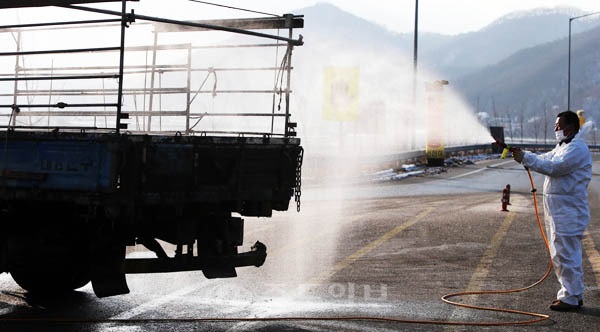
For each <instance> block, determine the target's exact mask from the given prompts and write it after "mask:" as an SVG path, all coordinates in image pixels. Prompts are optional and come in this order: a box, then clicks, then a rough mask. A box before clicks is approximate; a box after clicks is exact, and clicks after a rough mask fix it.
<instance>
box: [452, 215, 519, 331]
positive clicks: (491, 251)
mask: <svg viewBox="0 0 600 332" xmlns="http://www.w3.org/2000/svg"><path fill="white" fill-rule="evenodd" d="M516 215H517V214H516V213H515V212H509V213H508V214H507V215H506V217H504V221H503V222H502V225H500V228H498V230H497V231H496V234H494V237H492V241H491V242H490V246H489V247H488V248H487V249H486V250H485V251H484V252H483V257H481V260H480V261H479V264H478V265H477V267H476V268H475V272H474V273H473V275H472V276H471V281H469V284H468V285H467V289H466V291H467V292H476V291H480V290H481V289H482V288H483V285H484V282H485V277H487V275H488V273H489V272H490V267H491V266H492V262H493V261H494V258H495V257H496V254H497V253H498V249H500V244H501V243H502V239H504V236H505V235H506V232H507V231H508V229H509V228H510V225H511V224H512V223H513V221H514V220H515V216H516ZM475 298H476V296H474V295H472V296H471V297H470V298H465V299H464V303H466V304H473V302H474V301H475ZM459 310H460V309H458V308H456V309H454V310H453V311H452V314H450V318H449V320H450V321H455V320H459V319H463V318H464V317H463V315H464V313H463V312H461V311H459ZM444 331H460V330H459V329H458V328H457V327H456V326H446V327H444Z"/></svg>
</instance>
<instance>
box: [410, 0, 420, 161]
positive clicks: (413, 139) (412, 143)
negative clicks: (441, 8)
mask: <svg viewBox="0 0 600 332" xmlns="http://www.w3.org/2000/svg"><path fill="white" fill-rule="evenodd" d="M418 35H419V0H415V33H414V46H413V52H414V53H413V91H412V101H413V109H412V112H413V114H411V116H410V117H409V118H410V119H412V121H411V124H410V126H411V132H412V134H411V141H410V148H411V150H415V149H416V137H415V136H416V134H417V129H416V128H415V126H416V124H417V121H416V114H417V45H418Z"/></svg>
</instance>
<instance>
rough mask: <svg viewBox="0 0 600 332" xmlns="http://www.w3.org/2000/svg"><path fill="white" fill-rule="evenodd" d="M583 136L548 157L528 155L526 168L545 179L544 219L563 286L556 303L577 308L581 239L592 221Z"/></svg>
mask: <svg viewBox="0 0 600 332" xmlns="http://www.w3.org/2000/svg"><path fill="white" fill-rule="evenodd" d="M584 136H585V133H584V132H580V133H579V134H577V135H576V136H575V137H574V138H573V139H572V140H571V141H570V143H565V142H563V143H561V144H557V145H556V147H555V148H554V149H553V150H552V151H550V152H548V153H545V154H542V155H536V154H534V153H532V152H525V153H524V156H523V165H524V166H527V167H529V168H530V169H531V170H533V171H536V172H538V173H541V174H544V175H546V179H545V181H544V215H545V224H546V232H547V234H548V241H549V244H550V254H551V256H552V262H553V264H554V268H555V269H554V272H555V273H556V276H557V278H558V281H559V282H560V285H561V288H560V290H559V291H558V295H557V299H558V300H561V301H562V302H565V303H568V304H571V305H578V303H579V302H580V301H583V266H582V250H581V239H582V238H583V232H584V231H585V228H586V226H587V224H588V222H589V221H590V209H589V206H588V200H587V187H588V184H589V183H590V180H591V178H592V157H591V154H590V151H589V149H588V147H587V145H586V144H585V142H584V141H583V137H584Z"/></svg>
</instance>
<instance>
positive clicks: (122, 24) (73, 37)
mask: <svg viewBox="0 0 600 332" xmlns="http://www.w3.org/2000/svg"><path fill="white" fill-rule="evenodd" d="M64 7H65V9H64V10H65V12H73V11H74V10H76V11H77V12H85V13H87V12H93V14H90V15H94V16H93V18H89V19H81V20H73V21H59V22H44V23H27V24H12V25H4V26H0V40H3V41H4V42H3V43H2V44H3V45H5V47H8V48H9V49H6V48H5V49H4V50H2V51H1V52H0V68H7V67H9V66H12V67H13V68H14V71H13V72H7V71H4V72H1V73H0V84H2V85H0V86H2V89H1V90H0V119H2V118H4V119H6V120H4V121H1V120H0V128H8V129H14V130H34V131H44V130H46V131H48V130H60V131H65V130H67V131H73V130H75V131H101V132H102V131H108V132H116V133H119V132H120V131H128V132H130V133H143V134H146V133H151V134H165V135H172V134H176V133H181V134H183V135H225V136H237V135H251V136H263V135H268V136H282V137H290V136H295V127H296V125H295V123H294V122H292V120H291V113H290V106H289V104H290V94H291V92H292V91H291V88H290V80H291V72H292V69H293V68H292V65H291V58H292V50H293V47H294V46H295V45H301V44H302V36H301V35H300V36H299V37H296V36H295V34H294V29H296V28H302V27H303V25H304V22H303V17H302V16H296V15H291V14H289V15H283V16H281V17H266V18H250V19H232V20H211V21H177V20H171V19H165V18H159V17H150V16H145V15H138V14H135V13H134V12H131V13H128V12H127V11H126V6H125V2H124V1H123V6H122V11H121V12H115V11H109V10H100V9H96V8H89V7H82V6H74V5H67V6H64ZM87 14H89V13H87ZM98 15H100V16H101V17H100V18H97V17H96V16H98ZM115 16H117V18H114V17H115ZM106 17H108V18H106ZM86 18H87V17H86ZM256 30H261V31H265V30H266V33H263V32H257V31H256ZM126 31H127V39H126V38H125V37H126ZM282 31H283V32H284V33H283V34H285V35H286V36H280V34H281V32H282ZM231 32H233V33H234V34H233V35H235V37H234V38H231V37H230V35H232V34H231ZM225 33H226V34H227V36H224V34H225ZM269 33H271V34H269ZM203 36H205V37H203ZM242 36H243V37H244V38H242ZM90 37H92V38H90ZM294 38H296V39H294ZM265 40H272V41H274V42H267V43H265ZM73 44H75V45H77V46H76V47H73V46H72V45H73ZM9 45H12V46H11V47H9ZM63 45H64V46H63ZM232 53H235V56H232ZM232 96H235V97H234V98H232ZM282 104H283V109H282ZM2 122H4V123H2Z"/></svg>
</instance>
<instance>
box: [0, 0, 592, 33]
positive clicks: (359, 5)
mask: <svg viewBox="0 0 600 332" xmlns="http://www.w3.org/2000/svg"><path fill="white" fill-rule="evenodd" d="M208 2H218V3H219V4H222V5H229V6H234V7H242V8H248V9H253V10H256V11H261V12H267V13H273V14H284V13H289V12H292V13H294V12H295V11H296V12H297V9H299V8H304V7H309V6H313V5H315V4H316V3H318V2H329V3H332V4H333V5H335V6H337V7H339V8H341V9H343V10H345V11H348V12H350V13H352V14H354V15H357V16H360V17H362V18H365V19H367V20H369V21H372V22H375V23H377V24H379V25H382V26H384V27H386V28H388V29H389V30H392V31H395V32H412V31H413V28H414V12H415V0H371V1H368V3H369V5H368V6H367V5H365V3H367V1H366V0H285V1H282V0H253V1H248V0H208ZM166 3H168V5H166ZM97 6H100V7H106V8H110V9H113V10H114V9H117V10H118V9H119V4H118V3H111V4H104V5H97ZM128 6H129V8H134V9H135V11H136V13H138V14H144V15H150V16H161V17H169V18H173V19H182V20H184V19H185V20H188V19H198V20H200V19H214V18H233V17H257V16H260V15H258V14H253V13H248V12H241V11H237V10H232V9H225V8H219V7H215V6H211V5H206V4H201V3H198V2H193V1H191V0H169V1H166V0H140V1H139V2H130V3H129V4H128ZM557 6H570V7H576V8H579V9H581V10H584V11H586V12H600V0H420V1H419V31H421V32H422V31H428V32H437V33H441V34H447V35H455V34H460V33H465V32H469V31H476V30H479V29H481V28H483V27H485V26H486V25H488V24H490V23H492V22H493V21H494V20H496V19H498V18H500V17H502V16H504V15H506V14H508V13H511V12H514V11H521V10H529V9H534V8H540V7H546V8H553V7H557ZM21 11H22V10H21ZM38 12H39V13H40V16H41V15H43V16H44V17H45V18H48V17H50V16H52V13H54V12H56V13H57V15H64V13H65V12H64V10H60V9H52V8H50V7H46V8H43V9H39V10H38ZM73 15H77V14H76V13H74V14H73ZM25 16H26V15H19V14H17V15H14V14H13V13H12V12H7V11H3V12H1V13H0V19H2V20H3V21H4V22H12V21H14V20H15V19H16V18H18V19H19V21H20V23H24V22H23V21H25V20H27V19H26V18H25ZM28 16H29V17H32V15H28ZM34 16H35V15H34ZM593 17H594V18H596V17H597V19H600V15H597V16H593ZM33 21H36V22H37V21H40V19H39V17H36V18H33ZM306 24H310V19H309V18H308V19H307V21H306Z"/></svg>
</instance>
